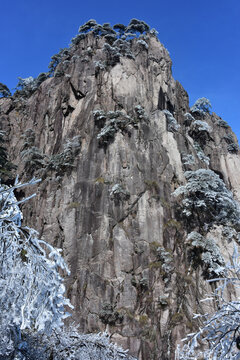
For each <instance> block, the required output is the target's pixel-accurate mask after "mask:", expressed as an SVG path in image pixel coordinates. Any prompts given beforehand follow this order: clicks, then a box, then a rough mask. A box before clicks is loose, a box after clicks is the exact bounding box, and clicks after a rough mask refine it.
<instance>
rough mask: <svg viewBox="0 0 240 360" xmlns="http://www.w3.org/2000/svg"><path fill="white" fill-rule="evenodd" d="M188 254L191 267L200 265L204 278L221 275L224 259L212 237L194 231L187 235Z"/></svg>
mask: <svg viewBox="0 0 240 360" xmlns="http://www.w3.org/2000/svg"><path fill="white" fill-rule="evenodd" d="M187 245H188V255H189V258H190V262H191V264H192V265H193V267H195V268H197V267H198V266H199V265H201V266H202V269H203V276H204V278H206V279H211V278H216V277H219V276H222V275H223V272H224V265H225V262H224V259H223V257H222V255H221V252H220V249H219V247H218V245H217V244H216V241H215V240H214V239H213V238H210V237H209V238H205V237H204V236H202V235H201V234H199V233H198V232H196V231H192V232H191V233H190V234H189V235H188V237H187Z"/></svg>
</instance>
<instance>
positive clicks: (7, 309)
mask: <svg viewBox="0 0 240 360" xmlns="http://www.w3.org/2000/svg"><path fill="white" fill-rule="evenodd" d="M37 182H38V181H37V180H34V179H33V180H32V181H30V182H29V184H36V183H37ZM26 185H28V184H21V183H19V182H18V180H16V182H15V185H14V186H13V187H10V188H9V187H7V186H6V185H5V186H4V185H1V187H0V237H1V239H0V258H1V262H0V263H1V277H0V290H1V291H0V308H1V317H0V333H1V342H0V355H1V356H5V357H4V359H7V356H9V359H10V358H12V357H10V356H12V355H13V354H14V353H15V350H16V349H15V343H16V339H15V338H16V337H17V338H18V339H19V338H21V331H23V330H25V329H29V330H32V331H33V330H34V331H37V332H39V331H40V332H41V331H44V332H45V333H51V331H52V330H53V329H54V328H58V327H59V326H62V325H63V319H64V318H65V317H66V316H67V314H66V313H65V310H64V306H65V305H68V306H71V305H70V303H69V301H68V300H67V299H66V298H65V297H64V292H65V288H64V285H63V279H62V278H61V276H60V275H59V272H58V271H59V269H62V270H64V271H66V272H67V273H69V271H68V269H67V266H66V264H65V262H64V260H63V259H62V257H61V255H60V250H59V249H55V248H53V247H52V246H51V245H49V244H48V243H46V242H45V241H43V240H39V238H38V233H37V232H36V231H35V230H33V229H31V228H28V227H21V221H22V213H21V211H20V209H19V203H20V202H17V200H16V198H15V196H14V190H16V189H20V188H23V187H24V186H26ZM26 200H27V199H25V200H23V201H26ZM23 201H21V202H23ZM19 351H20V352H21V348H20V349H19Z"/></svg>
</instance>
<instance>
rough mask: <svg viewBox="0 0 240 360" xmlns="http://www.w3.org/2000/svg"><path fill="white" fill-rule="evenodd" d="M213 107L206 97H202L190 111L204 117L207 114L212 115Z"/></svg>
mask: <svg viewBox="0 0 240 360" xmlns="http://www.w3.org/2000/svg"><path fill="white" fill-rule="evenodd" d="M211 107H212V105H211V103H210V101H209V100H208V99H206V98H205V97H202V98H200V99H198V100H197V101H196V102H195V104H194V105H193V106H192V107H191V109H190V110H191V112H192V113H193V114H196V115H200V116H204V115H205V114H209V113H210V109H211Z"/></svg>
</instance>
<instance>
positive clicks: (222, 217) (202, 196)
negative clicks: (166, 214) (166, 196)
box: [173, 169, 240, 230]
mask: <svg viewBox="0 0 240 360" xmlns="http://www.w3.org/2000/svg"><path fill="white" fill-rule="evenodd" d="M185 177H186V179H187V183H186V185H183V186H180V187H178V188H177V189H176V190H175V192H174V193H173V195H174V196H176V197H179V196H181V197H182V198H181V199H182V200H181V205H182V214H183V215H184V216H185V217H187V218H192V217H194V216H197V215H198V214H200V215H201V216H200V218H199V221H200V222H201V224H202V223H203V224H204V225H206V226H208V225H211V224H212V223H213V222H214V223H217V224H222V225H230V226H234V227H235V228H236V229H238V230H239V228H240V208H239V204H238V202H236V201H235V200H234V198H233V194H232V192H231V191H230V190H228V189H227V187H226V185H225V184H224V182H223V180H222V179H220V177H219V176H218V175H217V174H216V173H215V172H214V171H212V170H209V169H198V170H196V171H187V172H185Z"/></svg>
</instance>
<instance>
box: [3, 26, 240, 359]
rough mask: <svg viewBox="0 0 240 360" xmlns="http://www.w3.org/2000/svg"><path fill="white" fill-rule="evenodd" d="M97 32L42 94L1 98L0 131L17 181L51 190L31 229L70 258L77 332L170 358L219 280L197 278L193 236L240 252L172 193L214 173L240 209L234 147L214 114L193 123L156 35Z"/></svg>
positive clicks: (27, 212)
mask: <svg viewBox="0 0 240 360" xmlns="http://www.w3.org/2000/svg"><path fill="white" fill-rule="evenodd" d="M99 28H100V27H99V26H98V28H97V25H96V24H94V23H93V24H90V27H89V28H85V29H84V28H82V29H81V32H80V35H78V36H77V37H76V38H74V39H73V42H72V45H71V47H70V48H69V49H65V50H62V51H61V52H60V53H59V54H58V55H57V56H56V58H55V60H56V59H57V60H56V61H55V60H54V59H53V62H52V63H53V64H54V76H52V77H48V76H46V77H45V78H43V81H41V82H39V84H38V86H37V87H36V88H34V89H33V90H34V91H28V90H29V87H28V86H29V84H26V83H25V84H23V85H24V86H22V89H21V90H20V91H19V92H18V93H16V94H15V95H14V96H13V97H8V98H1V99H0V119H1V123H0V124H1V128H2V130H5V131H6V133H7V139H8V148H9V155H10V158H11V160H12V162H14V163H15V164H16V165H17V171H16V172H17V173H18V174H19V176H20V178H21V179H22V180H27V179H30V178H31V177H32V176H35V177H41V178H42V182H41V184H40V186H39V187H38V188H37V189H36V191H37V196H36V197H35V198H34V199H32V200H31V202H29V203H27V204H25V205H24V208H23V211H24V216H25V221H26V223H27V224H28V225H29V226H30V225H31V226H33V227H35V228H37V230H38V231H39V232H40V234H41V236H42V237H43V238H44V239H45V240H47V241H48V242H50V243H51V244H53V245H55V246H57V247H61V248H63V254H64V258H65V259H66V261H67V263H68V264H69V267H70V270H71V276H70V278H68V279H66V284H67V294H68V296H69V298H70V299H71V302H72V304H73V305H74V307H75V309H74V312H73V319H74V320H76V321H77V322H78V323H79V324H80V329H81V331H83V332H98V331H103V330H105V329H107V330H108V331H109V333H110V334H111V335H112V339H113V340H114V341H116V342H117V343H118V344H121V345H122V346H123V347H124V348H129V349H130V354H131V355H133V356H136V357H138V359H144V360H147V359H172V358H173V357H174V349H175V345H176V342H177V341H179V339H180V338H181V337H182V336H184V334H185V333H186V332H191V331H192V330H193V329H194V327H195V325H196V324H195V323H194V322H193V320H192V313H193V312H196V311H199V307H200V304H199V299H201V298H202V297H203V296H204V294H205V293H206V282H205V279H206V278H207V277H208V276H211V271H210V270H209V266H208V267H206V266H205V267H204V263H203V261H202V260H201V259H200V260H199V262H197V261H195V262H194V266H192V261H191V260H190V258H189V251H188V249H189V233H190V231H193V230H194V231H198V233H200V234H201V236H205V237H208V236H209V234H211V235H214V236H215V239H217V240H216V244H217V246H219V249H220V251H221V254H222V256H223V257H225V258H227V256H228V248H229V246H230V245H231V244H232V243H233V241H234V240H232V239H231V238H230V237H229V236H228V241H227V240H226V232H227V231H228V234H229V232H230V230H229V226H228V227H227V226H226V224H225V223H223V222H221V221H220V222H218V223H217V224H215V225H213V224H212V223H211V224H210V225H209V226H205V225H204V224H202V221H201V219H200V220H199V219H197V218H196V217H195V219H194V221H193V222H192V223H191V219H192V218H191V217H189V218H188V219H187V220H186V219H185V218H184V216H182V215H181V214H182V213H183V211H182V210H181V209H182V208H181V206H182V205H181V202H180V200H179V198H178V197H177V196H173V195H172V194H173V192H174V191H175V190H176V189H177V188H179V186H180V185H183V184H186V182H187V178H186V174H185V172H186V171H192V172H195V171H196V170H198V169H206V170H208V169H209V170H212V171H213V172H214V174H217V175H218V176H219V177H220V179H222V180H223V181H224V183H225V184H226V186H227V188H228V189H229V190H231V191H232V192H233V194H234V197H235V199H239V198H240V157H239V154H238V146H237V145H236V143H237V140H236V136H235V135H234V134H233V133H232V131H231V129H230V127H229V126H228V125H227V123H226V122H225V121H223V120H222V119H221V118H220V117H218V116H217V115H216V114H215V113H212V114H210V113H209V112H208V111H206V112H201V111H195V112H194V111H192V112H191V111H190V109H189V102H188V95H187V92H186V91H185V90H184V89H183V87H182V86H181V84H180V83H179V82H178V81H175V80H174V79H173V77H172V73H171V59H170V57H169V54H168V52H167V50H166V49H165V48H164V47H163V45H162V44H161V43H160V42H159V40H158V39H157V37H156V34H155V32H154V31H149V29H147V28H145V29H142V30H143V31H140V32H142V35H140V36H135V37H134V36H132V37H131V36H130V38H128V35H127V36H126V34H125V33H126V31H125V33H124V31H123V30H122V33H121V31H119V33H118V34H120V35H116V33H115V32H114V30H112V31H111V30H110V27H107V26H106V24H105V27H104V26H103V27H101V28H100V30H99ZM96 29H97V30H96ZM124 34H125V35H124ZM54 61H55V63H54ZM211 174H212V173H211ZM203 181H207V180H203ZM31 191H33V189H29V190H26V193H23V192H21V193H18V194H17V196H18V198H21V197H23V196H26V195H28V194H29V193H30V192H31ZM199 208H200V205H199ZM179 209H180V210H179ZM181 211H182V212H181ZM185 213H186V212H185ZM199 216H200V217H201V213H200V215H199ZM189 219H190V220H189ZM205 222H206V221H205ZM190 223H191V224H192V225H191V226H190V225H189V224H190ZM204 226H205V227H204ZM223 227H224V228H225V236H223V235H222V234H223ZM226 229H228V230H226ZM234 231H235V230H234ZM232 237H234V234H233V236H232ZM187 239H188V240H187ZM229 243H230V245H229ZM198 249H199V248H198ZM193 253H194V252H193ZM193 253H192V254H193ZM194 254H195V253H194ZM195 255H196V254H195ZM196 256H197V255H196ZM207 273H208V275H207Z"/></svg>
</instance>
